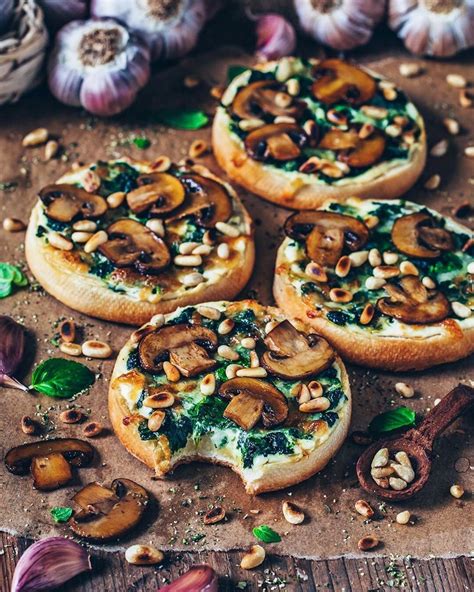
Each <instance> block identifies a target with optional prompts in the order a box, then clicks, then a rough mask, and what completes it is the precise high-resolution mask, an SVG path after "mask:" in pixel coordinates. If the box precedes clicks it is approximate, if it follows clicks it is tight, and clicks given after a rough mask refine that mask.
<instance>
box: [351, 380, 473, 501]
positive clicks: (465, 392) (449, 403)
mask: <svg viewBox="0 0 474 592" xmlns="http://www.w3.org/2000/svg"><path fill="white" fill-rule="evenodd" d="M473 404H474V389H473V388H471V387H469V386H467V385H463V384H459V385H458V386H457V387H455V388H454V389H453V390H452V391H450V392H449V393H448V394H447V395H446V396H445V397H444V398H443V399H442V400H441V402H440V403H439V404H438V405H437V406H436V407H434V408H433V409H432V410H431V411H430V412H429V413H428V415H427V416H426V417H425V419H424V420H423V421H422V422H421V423H420V425H419V426H417V427H416V428H413V429H411V430H409V431H408V432H406V433H405V434H403V435H402V436H399V437H396V438H387V439H385V440H379V441H378V442H376V443H375V444H372V445H371V446H369V448H367V449H366V450H365V451H364V452H363V453H362V455H361V456H360V457H359V460H358V461H357V466H356V471H357V477H358V479H359V483H360V484H361V486H362V487H363V488H364V489H365V490H366V491H368V492H369V493H372V494H374V495H377V496H378V497H381V498H383V499H386V500H388V501H392V502H395V501H401V500H405V499H408V498H410V497H412V496H413V495H415V494H416V493H418V492H419V491H420V490H421V489H422V488H423V487H424V486H425V484H426V482H427V481H428V478H429V476H430V472H431V454H432V450H433V442H434V440H435V439H436V438H437V437H438V436H439V435H440V434H441V433H442V432H443V431H444V430H445V429H446V428H447V427H448V426H449V425H450V424H451V423H452V422H453V421H454V420H455V419H456V418H457V417H459V416H460V415H461V414H462V413H463V412H464V411H466V410H467V409H468V408H469V407H471V406H472V405H473ZM381 448H388V451H389V456H390V457H393V456H394V455H395V453H396V452H399V451H404V452H406V453H407V455H408V457H409V458H410V461H411V463H412V466H413V470H414V471H415V479H414V480H413V481H412V482H411V483H410V484H409V485H408V487H406V488H405V489H402V490H400V491H397V490H395V489H384V488H383V487H380V486H379V485H377V483H376V482H375V481H374V480H373V478H372V476H371V474H370V471H371V464H372V459H373V458H374V456H375V454H376V453H377V452H378V451H379V450H380V449H381Z"/></svg>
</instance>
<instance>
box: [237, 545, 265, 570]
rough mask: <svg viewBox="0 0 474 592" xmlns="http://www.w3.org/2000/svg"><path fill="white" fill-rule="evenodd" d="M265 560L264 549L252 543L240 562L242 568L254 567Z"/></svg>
mask: <svg viewBox="0 0 474 592" xmlns="http://www.w3.org/2000/svg"><path fill="white" fill-rule="evenodd" d="M264 561H265V549H264V548H263V547H262V546H261V545H252V546H251V547H250V550H249V551H248V552H247V553H245V555H244V556H243V557H242V560H241V562H240V567H241V568H242V569H254V568H255V567H258V566H259V565H262V563H263V562H264Z"/></svg>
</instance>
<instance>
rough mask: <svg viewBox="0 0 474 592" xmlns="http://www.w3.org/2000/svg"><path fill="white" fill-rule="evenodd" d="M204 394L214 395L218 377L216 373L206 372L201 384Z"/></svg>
mask: <svg viewBox="0 0 474 592" xmlns="http://www.w3.org/2000/svg"><path fill="white" fill-rule="evenodd" d="M199 388H200V390H201V393H202V394H203V395H213V394H214V392H215V390H216V377H215V376H214V374H206V376H204V378H203V379H202V380H201V384H200V385H199Z"/></svg>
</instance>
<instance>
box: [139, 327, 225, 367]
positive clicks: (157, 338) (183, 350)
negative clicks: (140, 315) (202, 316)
mask: <svg viewBox="0 0 474 592" xmlns="http://www.w3.org/2000/svg"><path fill="white" fill-rule="evenodd" d="M216 347H217V335H216V334H215V333H214V331H211V329H207V328H206V327H203V326H201V325H185V324H181V325H170V326H165V327H161V328H160V329H157V330H156V331H154V332H153V333H149V334H148V335H145V337H143V339H142V340H141V341H140V344H139V346H138V354H139V358H140V364H141V366H142V368H144V369H145V370H147V371H148V372H155V373H156V372H161V369H162V366H163V362H164V361H165V360H168V359H169V360H170V361H171V362H172V363H173V364H174V365H175V366H176V367H177V368H178V369H179V371H180V372H181V374H183V375H184V376H186V377H191V376H196V374H200V373H201V372H205V371H209V370H211V369H212V368H214V367H215V365H216V363H217V362H216V361H215V360H213V359H211V358H209V354H208V352H209V351H213V350H215V348H216Z"/></svg>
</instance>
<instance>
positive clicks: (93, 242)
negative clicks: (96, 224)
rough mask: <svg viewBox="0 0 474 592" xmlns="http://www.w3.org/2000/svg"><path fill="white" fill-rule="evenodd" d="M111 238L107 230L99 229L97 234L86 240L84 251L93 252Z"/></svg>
mask: <svg viewBox="0 0 474 592" xmlns="http://www.w3.org/2000/svg"><path fill="white" fill-rule="evenodd" d="M108 240H109V237H108V236H107V233H106V232H105V230H99V231H98V232H96V233H95V234H93V235H92V236H91V238H90V239H89V240H88V241H87V242H86V244H85V245H84V251H85V252H86V253H93V252H94V251H96V250H97V249H98V248H99V247H100V245H103V244H104V243H106V242H107V241H108Z"/></svg>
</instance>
